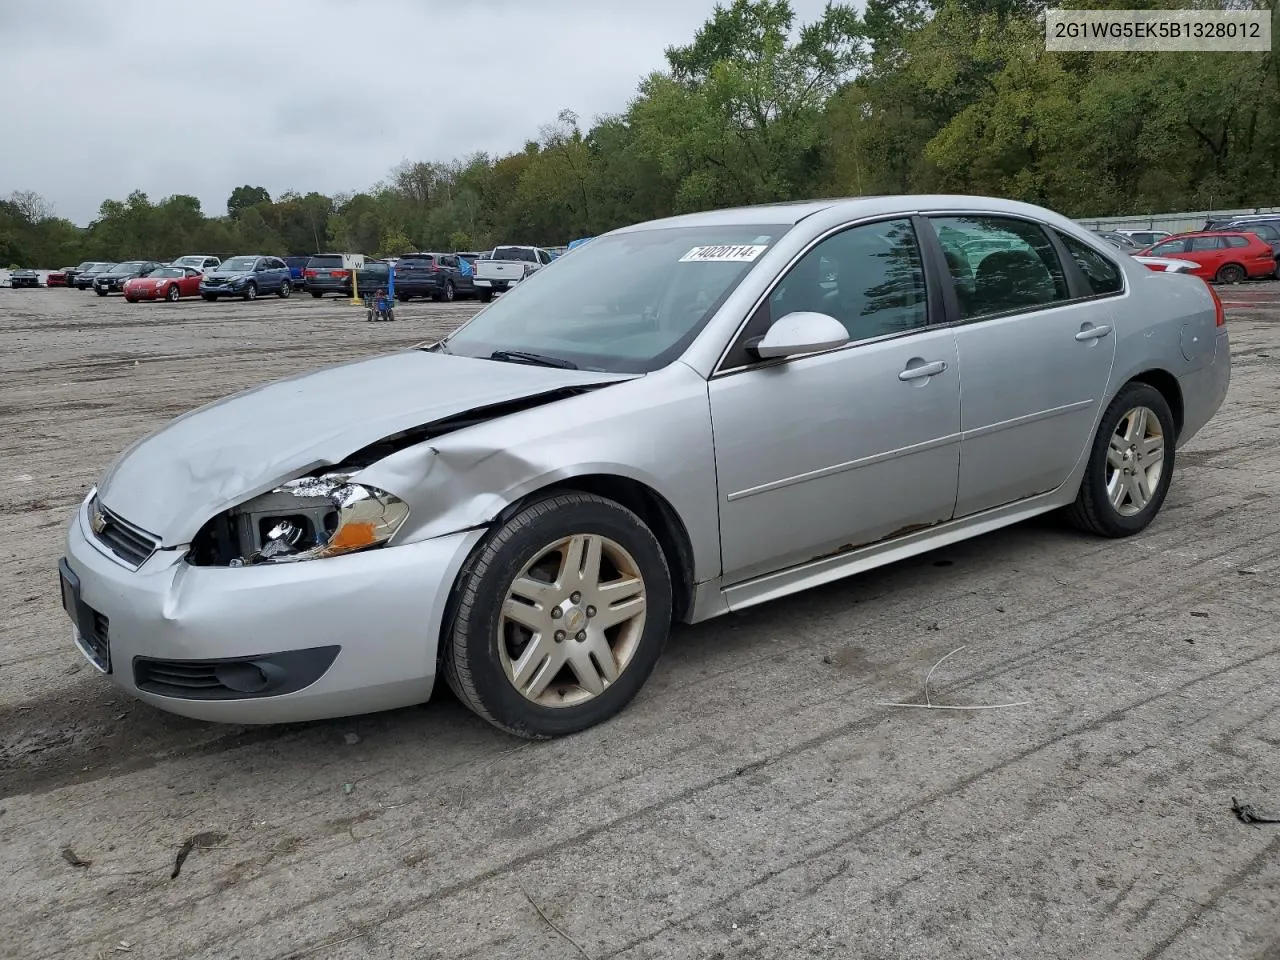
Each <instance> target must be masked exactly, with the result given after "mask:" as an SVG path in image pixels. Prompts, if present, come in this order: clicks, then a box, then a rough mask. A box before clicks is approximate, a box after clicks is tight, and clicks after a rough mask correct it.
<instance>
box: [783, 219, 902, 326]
mask: <svg viewBox="0 0 1280 960" xmlns="http://www.w3.org/2000/svg"><path fill="white" fill-rule="evenodd" d="M806 311H807V312H814V313H825V314H828V315H829V316H832V317H835V318H836V319H837V320H839V321H840V322H841V323H842V324H844V327H845V329H846V330H848V331H849V339H850V340H855V341H856V340H868V339H870V338H872V337H879V336H884V335H885V334H889V333H899V332H901V331H903V330H912V329H914V328H916V327H923V326H924V325H925V323H926V322H927V317H926V310H925V286H924V266H923V262H922V260H921V257H920V247H919V245H918V244H917V243H916V234H915V231H914V230H913V229H912V227H911V221H910V220H889V221H886V222H884V223H872V224H867V225H866V226H862V227H853V228H851V229H849V230H844V231H842V232H841V233H837V234H835V235H833V236H830V237H828V238H827V239H825V240H823V241H822V242H821V243H819V244H818V245H817V246H816V247H814V248H813V249H812V250H810V251H809V252H808V253H806V254H805V255H804V256H803V257H802V258H801V259H800V260H799V262H797V263H796V265H795V266H794V267H792V268H791V270H790V271H788V273H787V275H786V276H785V277H783V278H782V281H781V283H779V284H778V286H777V287H775V288H774V291H773V293H772V294H771V295H770V297H769V317H770V319H771V320H777V319H778V318H780V317H784V316H786V315H787V314H788V313H799V312H806Z"/></svg>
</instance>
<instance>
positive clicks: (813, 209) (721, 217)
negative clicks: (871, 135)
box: [613, 193, 1080, 233]
mask: <svg viewBox="0 0 1280 960" xmlns="http://www.w3.org/2000/svg"><path fill="white" fill-rule="evenodd" d="M918 210H928V211H937V212H941V213H945V212H948V211H955V212H956V213H957V214H961V213H964V212H968V211H974V210H981V211H983V212H986V213H1008V214H1011V215H1021V216H1026V217H1032V218H1034V219H1037V220H1040V221H1041V222H1044V223H1053V224H1056V225H1058V226H1060V227H1064V228H1066V229H1070V230H1078V229H1080V227H1079V224H1076V223H1074V222H1073V221H1070V220H1068V219H1067V218H1066V217H1064V216H1062V215H1061V214H1059V213H1057V212H1055V211H1053V210H1049V209H1046V208H1044V207H1038V206H1036V205H1035V204H1030V203H1023V202H1021V201H1019V200H1006V199H1004V198H1001V197H989V196H981V195H977V194H972V195H970V194H915V193H909V194H886V195H884V196H872V197H843V198H828V199H815V200H794V201H788V202H785V203H768V204H760V205H757V206H749V207H731V208H729V209H726V210H707V211H704V212H701V213H686V214H681V215H679V216H674V217H664V218H662V219H660V220H650V221H648V222H646V223H637V224H634V225H632V226H628V227H623V228H621V229H620V230H615V231H613V233H629V232H631V231H637V230H653V229H666V228H675V227H698V226H746V225H754V224H760V225H766V224H777V225H780V226H793V225H795V224H797V223H799V222H800V221H801V220H804V219H805V218H807V217H811V216H813V215H815V214H819V213H821V214H826V215H827V216H824V220H825V219H833V220H857V219H860V218H863V217H875V216H884V215H892V214H895V213H909V212H914V211H918Z"/></svg>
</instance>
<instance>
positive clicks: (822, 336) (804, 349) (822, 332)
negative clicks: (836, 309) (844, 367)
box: [747, 312, 849, 360]
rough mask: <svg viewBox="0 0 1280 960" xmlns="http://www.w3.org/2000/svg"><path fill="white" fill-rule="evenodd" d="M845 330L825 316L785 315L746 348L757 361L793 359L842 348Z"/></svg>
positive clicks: (845, 338) (835, 320) (833, 318)
mask: <svg viewBox="0 0 1280 960" xmlns="http://www.w3.org/2000/svg"><path fill="white" fill-rule="evenodd" d="M848 342H849V331H848V330H846V329H845V328H844V324H843V323H841V322H840V321H839V320H837V319H836V318H835V317H832V316H829V315H828V314H825V313H807V312H806V313H788V314H787V315H786V316H785V317H781V318H780V319H778V320H775V321H774V322H773V325H772V326H770V327H769V329H768V330H767V331H766V332H765V335H764V336H763V337H761V338H760V339H759V340H758V341H756V342H755V343H753V344H748V347H747V349H748V350H749V351H750V352H751V353H753V354H755V355H756V356H757V357H759V358H760V359H761V360H771V359H774V358H777V357H793V356H795V355H796V354H799V353H817V352H818V351H820V350H831V349H833V348H835V347H842V346H844V345H845V344H846V343H848Z"/></svg>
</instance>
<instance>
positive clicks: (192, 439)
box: [98, 350, 631, 546]
mask: <svg viewBox="0 0 1280 960" xmlns="http://www.w3.org/2000/svg"><path fill="white" fill-rule="evenodd" d="M630 378H631V377H630V376H629V375H625V374H624V375H619V374H610V373H592V372H588V371H583V370H560V369H553V368H550V367H537V366H531V365H524V364H515V363H499V362H496V361H491V360H475V359H470V358H467V357H455V356H447V355H444V354H437V353H428V352H426V351H423V350H410V351H406V352H401V353H394V354H390V355H387V356H381V357H374V358H372V359H368V360H360V361H356V362H353V363H347V364H342V365H340V366H335V367H328V368H325V369H322V370H317V371H315V372H312V373H305V374H302V375H300V376H297V377H292V378H290V379H288V380H281V381H277V382H275V383H269V384H266V385H264V386H261V387H256V388H254V389H251V390H248V391H246V392H244V393H239V394H235V395H233V396H230V397H227V398H225V399H223V400H218V401H216V402H214V403H212V404H209V405H208V406H205V407H201V408H199V409H197V410H193V411H191V412H190V413H187V414H184V415H183V416H181V417H179V418H178V419H176V420H173V421H171V422H170V423H169V424H167V425H166V426H164V427H161V428H160V429H159V430H158V431H156V432H155V433H153V434H151V435H150V436H148V437H145V438H144V439H142V440H140V441H138V442H137V443H135V444H134V445H133V446H131V447H129V448H128V449H127V450H125V451H124V453H122V454H121V455H120V456H119V458H117V460H116V462H115V463H114V464H113V465H112V466H111V468H110V469H109V470H108V471H107V473H106V475H105V476H104V477H103V478H102V482H101V483H100V484H99V486H98V495H99V497H100V498H101V500H102V502H103V504H104V505H105V506H106V507H107V508H108V509H109V510H112V511H113V512H115V513H116V514H118V515H119V516H121V517H123V518H124V519H125V520H127V521H128V522H129V523H132V524H134V525H135V526H138V527H141V528H142V529H143V530H146V531H148V532H149V533H152V534H155V535H156V536H158V537H160V538H161V542H162V544H163V545H164V546H176V545H179V544H184V543H188V542H190V540H191V538H192V537H194V536H195V534H196V533H197V532H198V531H199V529H200V527H201V526H203V525H204V523H205V522H206V521H207V520H208V519H209V518H210V517H212V516H214V515H215V514H217V513H219V512H221V511H222V510H225V509H226V508H227V507H230V506H234V505H235V504H237V503H240V502H243V501H244V500H247V499H249V498H250V497H254V496H257V495H258V494H260V493H264V492H266V491H268V490H271V489H273V488H275V487H277V486H279V485H280V484H281V483H283V482H284V481H286V480H290V479H293V478H294V477H296V476H299V475H300V474H303V473H306V472H308V471H310V470H312V469H315V468H316V467H320V466H325V465H330V464H336V463H340V462H341V461H342V460H343V459H345V458H346V457H348V456H350V455H351V454H352V453H354V452H356V451H357V450H360V449H361V448H363V447H366V446H368V445H369V444H371V443H374V442H376V441H378V440H381V439H383V438H385V437H388V436H391V435H392V434H396V433H399V432H400V431H402V430H407V429H409V428H411V427H417V426H422V425H425V424H428V423H432V422H435V421H437V420H440V419H443V418H445V417H449V416H453V415H455V414H460V413H465V412H467V411H468V410H474V409H476V408H478V407H484V406H488V405H490V404H495V403H503V402H507V401H511V400H519V399H522V398H525V397H531V396H535V395H537V394H541V393H546V392H549V391H553V390H557V389H561V388H564V387H573V386H589V385H591V384H604V383H609V382H612V381H618V380H626V379H630Z"/></svg>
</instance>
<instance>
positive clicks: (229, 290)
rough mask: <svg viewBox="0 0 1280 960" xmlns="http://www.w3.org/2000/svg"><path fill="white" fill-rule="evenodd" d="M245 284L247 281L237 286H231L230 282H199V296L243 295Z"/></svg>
mask: <svg viewBox="0 0 1280 960" xmlns="http://www.w3.org/2000/svg"><path fill="white" fill-rule="evenodd" d="M247 286H248V284H247V283H242V284H240V285H239V286H233V285H232V284H229V283H218V284H208V283H202V284H200V296H202V297H243V296H244V291H245V288H246V287H247ZM259 292H261V291H259Z"/></svg>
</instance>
